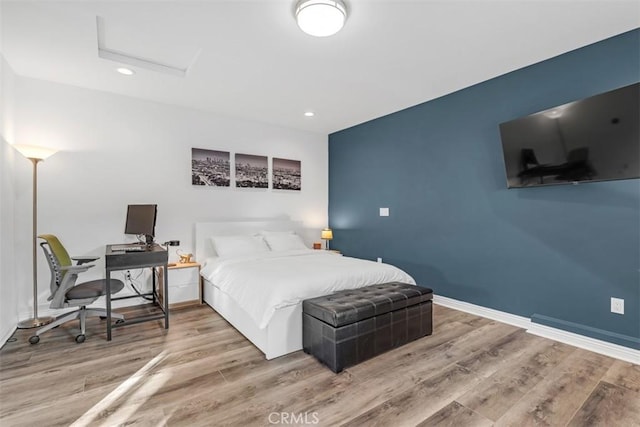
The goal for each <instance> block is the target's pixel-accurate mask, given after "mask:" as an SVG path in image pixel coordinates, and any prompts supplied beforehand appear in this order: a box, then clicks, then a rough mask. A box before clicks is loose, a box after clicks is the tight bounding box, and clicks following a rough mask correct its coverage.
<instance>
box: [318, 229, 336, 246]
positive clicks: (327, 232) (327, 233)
mask: <svg viewBox="0 0 640 427" xmlns="http://www.w3.org/2000/svg"><path fill="white" fill-rule="evenodd" d="M320 238H321V239H322V240H324V241H325V247H324V248H325V249H326V250H329V240H331V239H333V231H332V230H331V229H330V228H325V229H323V230H322V233H320Z"/></svg>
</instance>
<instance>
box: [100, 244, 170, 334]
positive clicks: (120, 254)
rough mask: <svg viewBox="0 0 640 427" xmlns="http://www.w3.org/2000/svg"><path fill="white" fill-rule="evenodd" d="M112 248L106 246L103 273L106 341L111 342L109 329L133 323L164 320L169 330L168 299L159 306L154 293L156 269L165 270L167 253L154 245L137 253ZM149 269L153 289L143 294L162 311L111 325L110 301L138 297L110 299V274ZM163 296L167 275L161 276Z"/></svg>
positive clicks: (166, 284)
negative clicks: (161, 268) (105, 301)
mask: <svg viewBox="0 0 640 427" xmlns="http://www.w3.org/2000/svg"><path fill="white" fill-rule="evenodd" d="M112 246H116V245H107V248H106V251H105V257H104V260H105V272H106V276H107V294H106V298H107V341H111V329H112V328H116V327H120V326H126V325H131V324H134V323H140V322H147V321H149V320H158V319H164V328H165V329H169V298H167V297H165V298H163V300H162V305H160V304H159V300H158V293H157V292H156V268H157V267H163V268H164V269H165V270H166V269H167V261H168V259H169V254H168V253H167V251H166V250H165V249H164V248H163V247H162V246H160V245H157V244H154V245H152V246H150V247H147V249H146V250H144V251H139V252H124V251H114V250H112ZM147 267H151V268H152V269H153V274H152V276H151V280H152V284H153V289H152V291H151V292H150V293H147V294H143V295H149V296H152V298H153V303H154V304H158V307H159V308H160V310H161V311H162V313H159V314H152V315H149V316H141V317H136V318H134V319H131V320H126V319H125V321H124V322H121V323H117V324H115V325H112V324H111V301H112V300H113V301H115V300H120V299H126V298H137V297H138V295H130V296H126V297H118V298H112V297H111V280H110V279H111V272H112V271H117V270H135V269H138V268H147ZM163 277H164V279H163V282H164V283H163V295H169V291H168V280H167V275H166V274H165V275H163Z"/></svg>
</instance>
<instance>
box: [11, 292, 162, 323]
mask: <svg viewBox="0 0 640 427" xmlns="http://www.w3.org/2000/svg"><path fill="white" fill-rule="evenodd" d="M129 295H134V294H133V293H127V292H123V293H122V294H118V296H119V297H120V296H129ZM149 302H150V301H148V300H146V299H144V298H141V297H140V298H128V299H123V300H117V301H112V302H111V308H112V309H118V308H123V307H131V306H133V305H141V304H148V303H149ZM91 307H96V308H106V301H105V299H104V298H100V299H98V300H97V301H96V302H95V303H93V304H91ZM77 309H78V307H69V308H65V309H59V310H58V309H52V308H49V304H38V315H39V316H53V317H55V316H60V315H61V314H64V313H65V312H67V311H74V310H77ZM31 317H33V308H32V309H30V310H29V311H26V309H24V310H20V319H29V318H31Z"/></svg>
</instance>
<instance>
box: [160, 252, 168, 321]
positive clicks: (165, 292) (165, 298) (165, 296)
mask: <svg viewBox="0 0 640 427" xmlns="http://www.w3.org/2000/svg"><path fill="white" fill-rule="evenodd" d="M163 273H164V274H163V275H162V278H163V279H164V283H163V286H164V290H163V292H162V304H164V328H165V329H169V268H168V265H167V264H165V265H164V272H163Z"/></svg>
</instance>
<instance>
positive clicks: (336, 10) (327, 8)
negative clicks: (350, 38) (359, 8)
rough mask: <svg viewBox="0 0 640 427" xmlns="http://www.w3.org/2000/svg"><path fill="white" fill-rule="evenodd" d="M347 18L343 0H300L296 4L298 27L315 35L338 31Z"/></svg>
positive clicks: (328, 34)
mask: <svg viewBox="0 0 640 427" xmlns="http://www.w3.org/2000/svg"><path fill="white" fill-rule="evenodd" d="M346 19H347V8H346V6H345V5H344V2H342V1H341V0H335V1H332V0H300V1H299V2H298V5H297V6H296V21H298V27H300V29H301V30H302V31H304V32H305V33H307V34H309V35H312V36H315V37H327V36H331V35H333V34H335V33H337V32H338V31H340V29H341V28H342V27H343V26H344V21H345V20H346Z"/></svg>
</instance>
